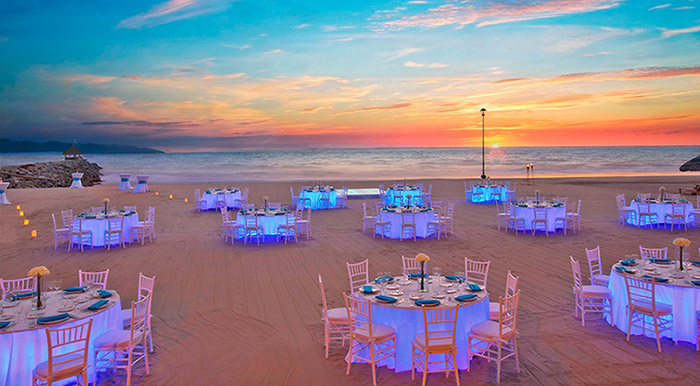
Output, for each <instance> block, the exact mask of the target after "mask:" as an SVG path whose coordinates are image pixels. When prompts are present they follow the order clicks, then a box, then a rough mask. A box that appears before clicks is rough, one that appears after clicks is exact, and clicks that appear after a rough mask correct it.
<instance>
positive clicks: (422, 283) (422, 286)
mask: <svg viewBox="0 0 700 386" xmlns="http://www.w3.org/2000/svg"><path fill="white" fill-rule="evenodd" d="M416 261H417V262H419V263H420V292H428V290H427V289H426V288H425V263H426V262H427V261H430V257H429V256H428V255H426V254H425V253H419V254H417V255H416Z"/></svg>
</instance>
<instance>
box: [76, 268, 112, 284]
mask: <svg viewBox="0 0 700 386" xmlns="http://www.w3.org/2000/svg"><path fill="white" fill-rule="evenodd" d="M108 276H109V268H107V270H106V271H100V272H87V271H83V270H82V269H81V270H78V282H79V283H80V286H81V287H82V286H84V285H88V284H92V285H96V286H99V287H102V288H101V289H107V277H108Z"/></svg>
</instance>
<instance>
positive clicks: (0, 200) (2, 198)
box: [0, 182, 10, 205]
mask: <svg viewBox="0 0 700 386" xmlns="http://www.w3.org/2000/svg"><path fill="white" fill-rule="evenodd" d="M8 186H10V183H9V182H0V205H9V204H10V200H8V199H7V194H6V193H5V191H6V190H7V187H8Z"/></svg>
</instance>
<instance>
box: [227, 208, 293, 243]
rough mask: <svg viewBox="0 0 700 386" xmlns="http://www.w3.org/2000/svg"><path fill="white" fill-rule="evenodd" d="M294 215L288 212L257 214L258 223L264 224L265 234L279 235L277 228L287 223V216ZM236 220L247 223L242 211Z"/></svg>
mask: <svg viewBox="0 0 700 386" xmlns="http://www.w3.org/2000/svg"><path fill="white" fill-rule="evenodd" d="M289 216H294V213H286V214H280V215H271V214H268V215H265V216H257V218H258V225H262V228H263V233H264V234H265V236H275V237H276V236H277V228H278V227H279V226H280V225H282V224H286V223H287V217H289ZM236 222H237V223H239V224H243V225H245V216H243V215H242V214H241V213H240V212H239V213H238V214H237V215H236Z"/></svg>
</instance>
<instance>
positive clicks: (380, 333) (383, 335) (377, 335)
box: [354, 324, 396, 341]
mask: <svg viewBox="0 0 700 386" xmlns="http://www.w3.org/2000/svg"><path fill="white" fill-rule="evenodd" d="M395 333H396V331H395V330H394V329H393V328H392V327H389V326H385V325H383V324H373V325H372V336H373V337H374V340H375V341H383V340H387V339H390V338H391V337H393V336H394V334H395ZM354 335H355V336H356V337H358V338H360V339H362V340H365V341H367V340H369V330H367V329H366V328H358V329H356V330H355V331H354Z"/></svg>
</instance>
